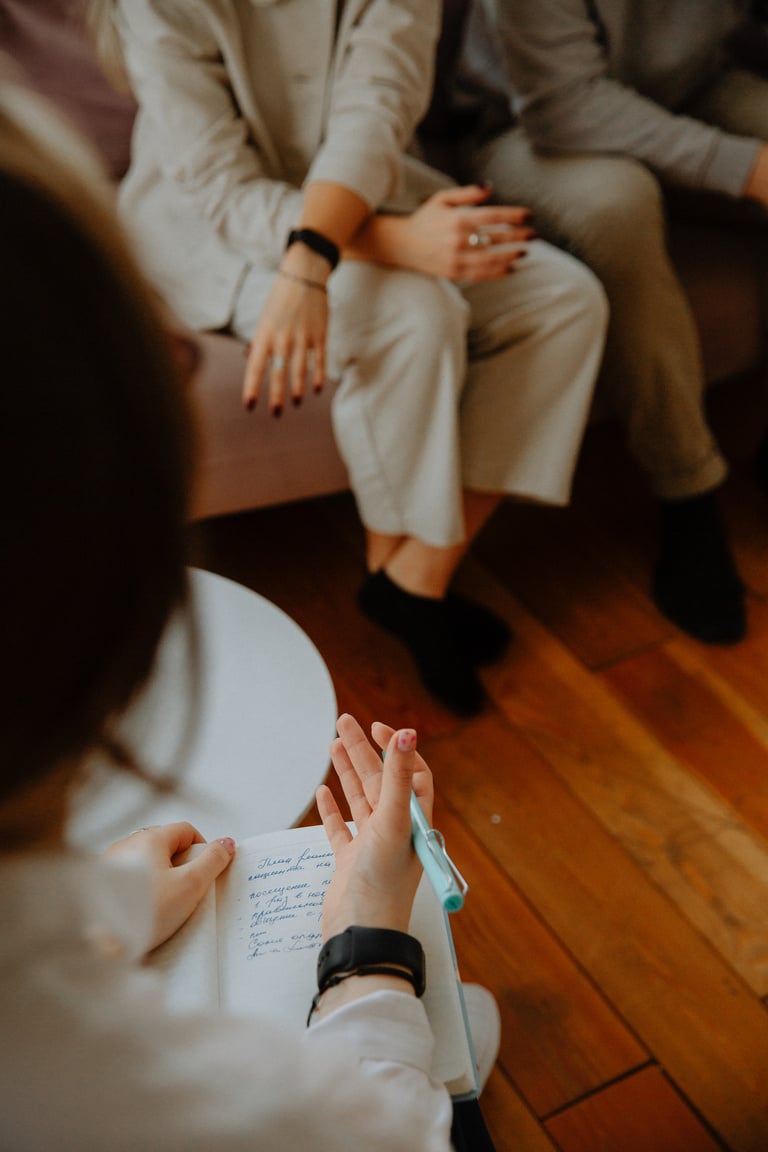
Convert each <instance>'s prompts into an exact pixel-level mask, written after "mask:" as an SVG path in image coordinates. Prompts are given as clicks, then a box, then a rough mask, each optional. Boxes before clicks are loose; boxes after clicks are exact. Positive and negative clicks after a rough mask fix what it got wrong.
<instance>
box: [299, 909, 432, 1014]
mask: <svg viewBox="0 0 768 1152" xmlns="http://www.w3.org/2000/svg"><path fill="white" fill-rule="evenodd" d="M382 967H385V968H387V969H389V970H392V969H394V971H391V974H392V975H401V976H402V977H403V978H404V979H407V980H409V982H410V983H411V984H412V985H413V988H414V991H415V993H416V995H417V996H423V995H424V989H425V987H426V973H425V963H424V949H423V948H422V946H421V943H420V942H419V941H418V940H417V939H416V937H415V936H409V935H408V934H407V933H406V932H396V931H395V930H394V929H392V928H363V927H361V926H360V925H359V924H353V925H352V926H351V927H350V928H347V930H346V931H345V932H341V933H339V935H338V936H331V938H330V940H326V942H325V944H324V945H323V947H322V948H321V949H320V955H319V956H318V958H317V987H318V990H319V991H320V992H324V991H325V989H326V988H328V987H329V986H330V984H331V982H332V981H333V982H336V981H335V978H336V977H337V976H338V975H339V974H340V973H345V974H348V975H351V974H352V973H355V972H360V973H361V974H362V973H363V972H366V971H367V972H370V973H371V974H373V972H372V969H378V970H379V971H381V968H382ZM398 969H405V971H403V972H398V971H397V970H398Z"/></svg>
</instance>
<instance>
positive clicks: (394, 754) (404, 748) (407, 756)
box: [379, 728, 416, 820]
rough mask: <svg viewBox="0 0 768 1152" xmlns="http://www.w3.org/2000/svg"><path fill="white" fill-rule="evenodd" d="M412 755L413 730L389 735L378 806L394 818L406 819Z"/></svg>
mask: <svg viewBox="0 0 768 1152" xmlns="http://www.w3.org/2000/svg"><path fill="white" fill-rule="evenodd" d="M415 752H416V733H415V732H414V730H413V728H401V729H400V730H399V731H397V732H393V734H392V737H391V738H390V741H389V745H388V747H387V753H386V757H385V759H384V775H383V779H382V782H381V797H380V799H379V807H380V808H382V809H383V810H384V812H385V813H387V815H389V816H392V817H394V818H395V819H398V818H399V817H401V816H402V817H403V818H405V817H407V818H408V819H409V820H410V802H411V789H412V787H413V773H414V769H415V766H416V765H415V759H416V757H415Z"/></svg>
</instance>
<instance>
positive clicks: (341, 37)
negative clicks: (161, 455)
mask: <svg viewBox="0 0 768 1152" xmlns="http://www.w3.org/2000/svg"><path fill="white" fill-rule="evenodd" d="M337 9H338V10H339V11H337ZM440 11H441V5H440V2H439V0H343V2H342V0H340V2H339V3H338V4H337V2H336V0H118V4H117V19H118V27H119V29H120V33H121V37H122V40H123V45H124V50H125V58H126V65H127V68H128V72H129V75H130V78H131V82H132V85H133V88H134V90H135V93H136V96H137V98H138V100H139V105H140V108H139V114H138V117H137V120H136V127H135V132H134V138H133V148H132V162H131V167H130V169H129V172H128V174H127V176H126V178H125V180H124V182H123V185H122V188H121V192H120V204H121V210H122V212H123V215H124V219H125V220H126V223H127V224H128V226H129V228H130V229H131V231H132V232H133V234H134V236H135V238H136V241H137V243H138V245H139V249H140V254H141V255H142V257H143V260H144V264H145V267H146V269H147V271H148V273H149V275H150V276H151V278H152V279H153V280H154V282H155V283H156V284H157V286H158V288H159V289H160V291H161V292H162V294H163V295H164V296H165V298H166V300H167V301H168V303H169V304H170V305H171V307H172V308H174V310H175V311H176V312H177V313H178V314H179V316H180V317H181V318H182V319H183V320H185V321H186V322H187V323H188V324H190V325H191V326H192V327H195V328H199V329H205V328H222V327H225V326H226V325H227V324H228V322H229V320H230V318H231V315H232V309H233V303H234V300H235V298H236V295H237V291H238V288H239V285H240V284H241V282H242V278H243V276H244V273H245V271H246V269H247V268H248V267H249V266H257V267H263V268H265V269H269V268H274V267H276V266H277V264H278V262H279V260H280V257H281V254H282V252H283V249H284V246H285V241H286V238H287V235H288V232H289V230H290V229H291V228H292V227H294V226H295V225H296V223H297V221H298V219H299V215H300V212H301V206H302V191H301V190H302V187H303V185H304V184H305V183H307V182H308V181H316V180H328V181H333V182H335V183H339V184H343V185H345V186H346V187H348V188H351V189H352V190H353V191H354V192H356V193H357V194H358V195H359V196H361V197H362V199H363V200H365V201H366V202H367V203H368V204H369V205H370V206H371V208H372V209H374V210H378V209H380V208H382V207H385V206H386V207H387V208H389V209H391V210H395V211H405V210H410V209H412V208H414V207H415V206H416V205H417V204H418V203H420V202H421V201H422V200H423V199H425V198H426V196H428V195H429V194H430V193H431V192H433V191H434V190H435V189H436V188H438V187H443V186H445V183H446V181H445V179H444V178H443V177H441V176H440V175H439V174H438V173H436V172H433V170H431V169H428V168H426V166H424V165H422V164H420V163H419V162H418V161H417V160H415V159H413V158H411V157H409V156H407V155H406V149H407V148H408V145H409V143H410V141H411V138H412V135H413V132H414V129H415V127H416V124H417V123H418V121H419V120H420V119H421V117H422V116H423V114H424V111H425V109H426V106H427V104H428V101H429V96H430V92H431V86H432V76H433V59H434V51H435V45H436V41H437V36H438V34H439V28H440Z"/></svg>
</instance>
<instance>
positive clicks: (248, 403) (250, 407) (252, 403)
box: [245, 396, 256, 412]
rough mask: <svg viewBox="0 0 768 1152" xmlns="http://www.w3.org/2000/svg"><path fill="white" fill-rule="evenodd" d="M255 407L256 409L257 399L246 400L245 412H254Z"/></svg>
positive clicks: (253, 397)
mask: <svg viewBox="0 0 768 1152" xmlns="http://www.w3.org/2000/svg"><path fill="white" fill-rule="evenodd" d="M255 407H256V397H255V396H251V398H250V400H246V402H245V410H246V412H253V410H254V408H255Z"/></svg>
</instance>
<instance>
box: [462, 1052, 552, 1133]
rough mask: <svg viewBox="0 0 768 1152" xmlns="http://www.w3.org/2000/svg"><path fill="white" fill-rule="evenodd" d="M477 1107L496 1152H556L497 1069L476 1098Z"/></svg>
mask: <svg viewBox="0 0 768 1152" xmlns="http://www.w3.org/2000/svg"><path fill="white" fill-rule="evenodd" d="M480 1107H481V1109H482V1112H483V1116H484V1118H485V1122H486V1124H487V1125H488V1131H489V1132H490V1134H491V1139H492V1140H493V1142H494V1144H495V1145H496V1152H557V1149H556V1148H555V1145H554V1144H553V1143H552V1141H551V1140H550V1138H549V1136H548V1135H547V1133H546V1132H545V1131H544V1129H543V1128H542V1126H541V1125H540V1124H539V1123H538V1122H537V1120H536V1118H535V1117H534V1116H533V1115H532V1113H531V1112H530V1111H529V1110H528V1108H527V1107H526V1105H525V1104H524V1103H523V1101H522V1100H521V1098H520V1096H519V1095H518V1093H517V1092H516V1090H515V1088H514V1087H513V1086H512V1084H511V1083H510V1081H509V1080H508V1079H507V1077H506V1076H505V1075H504V1073H503V1071H502V1070H501V1069H500V1068H499V1067H498V1066H497V1067H496V1068H495V1069H494V1071H493V1072H492V1073H491V1076H490V1079H489V1080H488V1083H487V1084H486V1086H485V1089H484V1091H483V1094H482V1096H481V1097H480Z"/></svg>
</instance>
